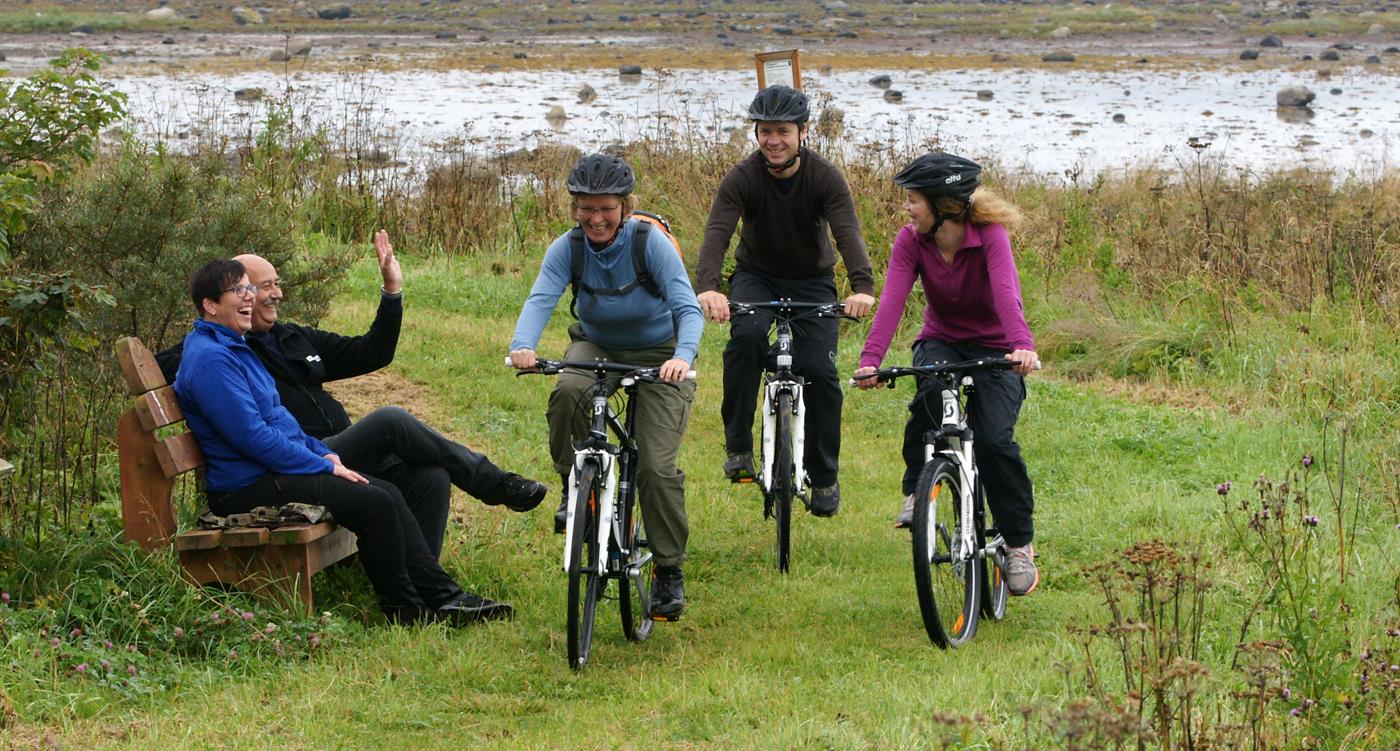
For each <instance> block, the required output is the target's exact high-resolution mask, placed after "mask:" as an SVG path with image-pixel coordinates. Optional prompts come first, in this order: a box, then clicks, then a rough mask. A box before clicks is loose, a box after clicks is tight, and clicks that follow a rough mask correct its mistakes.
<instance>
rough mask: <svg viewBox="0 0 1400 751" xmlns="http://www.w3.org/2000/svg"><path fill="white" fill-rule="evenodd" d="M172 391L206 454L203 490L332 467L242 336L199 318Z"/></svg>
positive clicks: (187, 339)
mask: <svg viewBox="0 0 1400 751" xmlns="http://www.w3.org/2000/svg"><path fill="white" fill-rule="evenodd" d="M175 395H176V397H178V398H179V400H180V409H182V410H184V412H185V421H186V423H187V424H188V425H189V429H190V432H191V433H193V434H194V438H195V440H196V441H198V442H199V448H200V450H202V451H203V452H204V459H205V461H207V462H208V469H207V471H206V472H205V475H204V487H205V489H206V490H209V491H211V492H215V493H227V492H230V491H234V490H238V489H240V488H245V487H247V486H249V485H252V484H253V483H254V482H255V481H257V479H258V478H260V477H262V476H263V475H266V474H269V473H272V474H279V475H314V474H319V473H322V472H325V473H329V472H331V470H332V468H333V466H334V465H332V464H331V461H330V460H329V459H326V458H325V455H326V454H329V453H332V452H331V450H330V449H329V448H326V445H325V444H324V443H321V442H320V441H318V440H316V439H315V438H312V437H311V436H309V435H307V434H306V433H304V432H302V429H301V427H300V426H298V425H297V421H296V418H294V417H292V413H290V412H288V411H287V409H286V408H285V407H283V406H282V400H281V398H280V397H279V396H278V395H277V386H276V384H274V383H273V382H272V376H270V375H268V372H267V368H266V367H264V366H263V364H262V361H260V360H259V359H258V356H257V355H256V354H254V353H253V350H252V349H251V348H249V347H248V343H247V342H245V341H244V340H243V337H241V336H239V335H237V334H235V333H233V331H231V330H229V329H228V328H227V327H225V326H222V325H220V324H217V323H214V322H212V321H205V320H198V321H195V322H194V329H193V330H192V331H190V333H189V334H186V335H185V343H184V356H183V357H182V358H181V360H180V369H179V371H177V372H176V374H175Z"/></svg>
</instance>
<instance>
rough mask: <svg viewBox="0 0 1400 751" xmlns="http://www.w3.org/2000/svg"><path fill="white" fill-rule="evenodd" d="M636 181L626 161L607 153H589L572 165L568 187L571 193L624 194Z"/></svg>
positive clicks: (628, 192) (627, 192)
mask: <svg viewBox="0 0 1400 751" xmlns="http://www.w3.org/2000/svg"><path fill="white" fill-rule="evenodd" d="M636 182H637V179H636V177H634V176H633V175H632V168H631V167H628V166H627V162H624V161H622V160H621V159H618V158H617V157H615V156H608V155H607V154H589V155H588V156H585V157H583V158H582V159H580V160H578V164H575V165H574V169H573V171H571V172H570V173H569V181H568V187H569V193H570V194H571V195H580V194H584V195H593V196H599V195H613V196H625V195H628V194H630V193H631V192H632V186H633V185H635V184H636Z"/></svg>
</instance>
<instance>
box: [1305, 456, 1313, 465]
mask: <svg viewBox="0 0 1400 751" xmlns="http://www.w3.org/2000/svg"><path fill="white" fill-rule="evenodd" d="M1312 465H1313V456H1312V454H1303V466H1304V467H1311V466H1312Z"/></svg>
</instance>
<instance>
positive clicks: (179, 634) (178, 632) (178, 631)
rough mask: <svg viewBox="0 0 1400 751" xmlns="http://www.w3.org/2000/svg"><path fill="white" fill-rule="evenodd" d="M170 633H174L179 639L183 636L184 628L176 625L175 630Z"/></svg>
mask: <svg viewBox="0 0 1400 751" xmlns="http://www.w3.org/2000/svg"><path fill="white" fill-rule="evenodd" d="M171 633H172V634H174V636H175V638H176V639H180V638H183V637H184V636H185V630H184V629H183V628H180V627H179V626H176V627H175V630H173V631H171Z"/></svg>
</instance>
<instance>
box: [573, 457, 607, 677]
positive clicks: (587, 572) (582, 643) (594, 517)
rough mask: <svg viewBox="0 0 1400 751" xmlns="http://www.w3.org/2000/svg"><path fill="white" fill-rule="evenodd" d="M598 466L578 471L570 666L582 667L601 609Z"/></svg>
mask: <svg viewBox="0 0 1400 751" xmlns="http://www.w3.org/2000/svg"><path fill="white" fill-rule="evenodd" d="M600 486H601V480H600V478H599V477H598V468H597V467H595V466H593V465H591V464H585V465H584V466H583V469H581V470H579V471H578V496H577V499H576V501H575V505H574V530H573V537H572V538H570V540H569V551H570V552H569V616H568V631H569V634H568V642H569V667H571V668H573V669H574V670H581V669H583V666H584V665H586V664H587V663H588V654H589V652H590V650H591V649H592V646H593V617H594V615H596V613H597V609H598V589H599V587H600V586H601V581H600V580H599V578H598V533H597V523H598V499H599V498H600V497H601V495H602V493H601V490H602V488H601V487H600Z"/></svg>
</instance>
